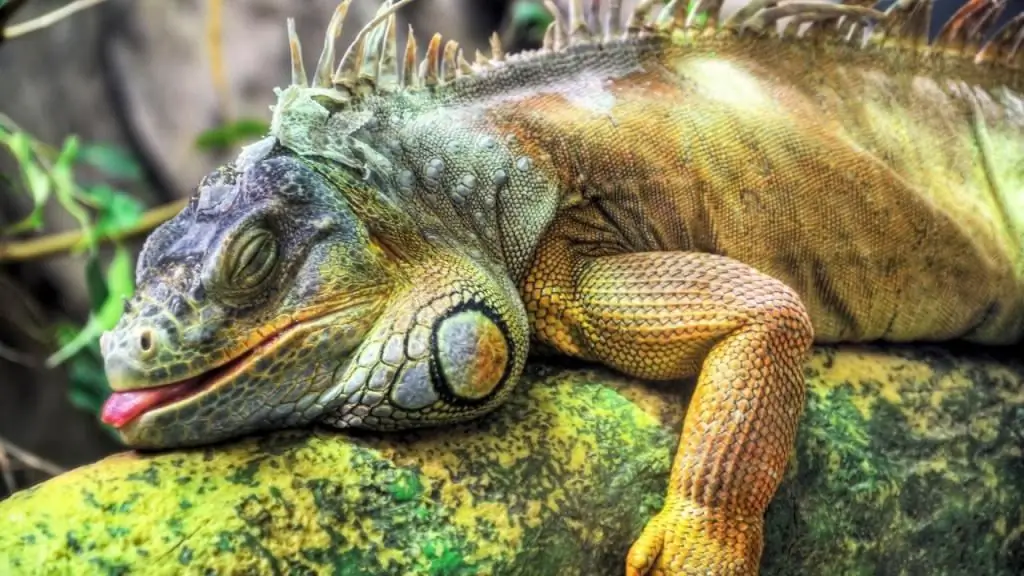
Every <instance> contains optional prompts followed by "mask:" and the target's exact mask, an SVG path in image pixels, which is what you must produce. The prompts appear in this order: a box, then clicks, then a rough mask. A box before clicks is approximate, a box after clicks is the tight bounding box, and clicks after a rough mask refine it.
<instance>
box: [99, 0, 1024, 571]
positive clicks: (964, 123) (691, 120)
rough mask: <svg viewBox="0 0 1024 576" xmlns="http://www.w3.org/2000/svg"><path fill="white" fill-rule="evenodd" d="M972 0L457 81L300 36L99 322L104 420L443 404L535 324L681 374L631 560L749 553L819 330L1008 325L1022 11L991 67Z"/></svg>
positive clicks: (130, 429) (494, 390) (166, 437)
mask: <svg viewBox="0 0 1024 576" xmlns="http://www.w3.org/2000/svg"><path fill="white" fill-rule="evenodd" d="M346 6H347V5H346ZM910 6H911V7H912V6H913V5H910ZM918 6H920V5H918ZM986 6H987V5H986V4H985V3H984V2H974V3H972V4H971V5H970V6H969V7H968V8H967V9H965V11H963V12H962V13H961V14H960V15H959V16H958V17H957V19H956V20H955V21H956V23H958V24H963V26H961V27H953V28H952V29H951V31H950V32H949V34H948V35H947V36H948V37H946V38H945V39H944V40H942V41H941V43H940V44H938V45H937V46H936V47H935V49H934V50H933V51H931V52H929V49H928V47H926V46H923V45H921V46H918V47H914V46H913V44H914V43H915V42H916V43H917V44H923V43H921V42H919V41H918V38H917V36H915V32H914V31H915V30H917V29H918V24H919V21H917V20H915V19H914V18H913V17H910V18H906V15H907V14H911V15H913V14H915V12H912V11H906V12H904V11H899V9H897V11H896V12H893V13H892V14H890V15H889V16H888V17H887V21H888V22H893V23H894V24H892V26H891V27H890V28H889V29H888V34H889V35H888V37H887V38H881V39H879V38H878V37H876V39H875V40H874V41H873V42H872V43H871V44H870V45H869V47H867V48H860V47H855V46H852V45H850V44H848V43H846V42H845V41H843V40H840V39H837V38H835V37H833V36H830V34H831V33H826V32H818V35H817V37H816V38H814V39H804V40H795V39H792V38H780V37H778V36H777V35H775V34H774V33H757V32H756V31H757V30H758V26H760V25H761V24H765V23H767V24H769V25H772V14H776V15H777V13H772V12H771V11H767V12H758V11H756V10H755V11H752V12H751V13H750V14H746V15H745V16H744V17H743V18H742V19H741V20H740V21H741V23H743V24H744V27H745V29H746V30H747V31H746V32H745V33H744V34H742V35H739V34H738V33H737V32H736V28H735V27H733V26H732V23H727V24H725V25H723V27H722V28H721V29H716V28H715V26H716V23H717V18H716V17H712V18H711V19H710V22H711V23H710V24H709V25H708V26H707V27H704V26H697V27H693V28H683V27H682V26H681V25H680V24H679V21H681V20H682V18H681V17H680V18H679V19H678V20H674V19H673V13H672V12H666V13H665V15H664V16H665V17H664V18H662V19H661V20H659V23H658V24H657V26H656V27H655V28H647V29H646V31H645V32H642V33H641V32H640V31H639V30H640V27H636V29H635V30H634V31H633V32H630V33H629V34H627V37H626V38H625V39H616V40H610V41H607V42H606V43H605V44H604V45H601V43H600V42H597V41H596V40H589V39H586V38H584V37H583V36H584V34H583V32H584V28H585V27H584V26H582V25H581V24H580V23H577V22H575V21H574V22H572V23H570V24H569V25H568V26H567V29H570V30H575V31H577V34H576V35H574V36H573V39H572V45H571V47H568V48H564V47H563V48H558V47H556V48H555V49H548V50H545V51H542V52H541V53H538V54H532V55H527V56H523V57H518V58H514V59H510V60H508V61H504V62H501V63H500V65H499V64H496V63H491V66H490V69H488V70H486V71H485V70H482V69H480V70H477V71H476V72H475V73H473V74H469V75H468V77H464V78H456V76H457V74H456V69H460V70H465V69H466V68H468V65H462V66H459V65H458V60H457V59H456V58H455V54H456V52H455V51H454V50H452V49H446V50H445V54H446V57H445V66H444V67H443V68H441V69H438V61H439V60H440V59H441V53H440V40H439V38H436V37H435V39H434V40H433V41H432V42H431V44H430V46H429V47H428V50H427V58H426V60H425V62H426V63H425V64H424V67H423V68H424V70H425V74H424V78H423V83H425V84H426V85H427V86H428V87H429V88H424V87H422V86H419V85H418V84H417V83H416V82H410V80H409V77H408V76H404V77H403V82H404V83H405V84H412V85H409V86H400V87H394V86H391V87H389V86H388V85H387V82H386V80H388V79H389V78H391V77H393V76H394V74H391V73H390V67H391V65H392V63H393V62H394V55H393V54H392V53H391V49H390V48H389V49H388V50H387V53H386V57H385V58H383V63H382V64H381V68H382V69H383V70H384V72H377V71H376V62H377V57H378V53H377V52H375V49H372V47H373V46H378V44H377V43H376V42H373V43H370V44H369V45H370V46H371V48H365V47H364V48H365V50H363V49H356V50H353V51H352V52H351V54H353V55H355V59H349V60H344V61H343V64H342V65H341V66H340V67H339V72H338V73H337V75H335V76H334V77H333V79H332V74H331V68H332V65H333V62H334V57H333V53H332V52H327V53H325V56H324V58H323V59H322V62H324V63H325V65H324V66H318V69H317V71H316V73H315V78H316V79H317V80H316V83H317V84H316V85H317V87H314V88H308V87H306V85H305V78H306V75H305V69H304V68H303V67H302V66H301V65H300V62H298V61H296V63H295V66H294V70H293V74H294V77H295V80H294V81H293V86H291V87H289V88H287V89H286V90H284V91H283V92H282V93H281V94H280V95H279V101H278V105H277V108H276V110H275V117H274V122H273V128H272V131H271V132H272V133H271V136H270V137H268V138H267V139H266V140H264V141H262V142H260V143H258V144H256V145H253V146H252V147H250V148H248V149H247V150H246V151H244V152H243V154H242V156H240V157H239V159H238V160H237V161H236V162H235V163H234V164H233V165H232V166H230V167H227V168H225V169H223V170H221V171H218V172H216V173H214V174H213V175H211V177H208V178H207V179H206V181H204V182H203V183H201V184H200V186H199V191H198V194H197V195H196V196H195V197H194V199H193V202H192V203H191V204H190V205H189V207H188V208H186V209H185V210H184V211H183V212H182V213H181V214H180V215H178V216H177V217H176V218H175V219H174V220H172V221H171V222H168V223H167V224H165V225H164V226H163V227H161V228H160V229H159V230H157V231H156V232H154V234H153V235H152V236H151V237H150V239H149V240H148V242H147V245H146V248H145V249H144V251H143V254H142V255H141V257H140V261H139V273H138V285H139V287H138V291H137V296H136V297H135V299H134V300H133V301H132V305H131V306H130V308H129V309H128V310H127V311H126V313H125V315H124V318H123V319H122V320H121V322H120V324H119V325H118V327H117V328H116V329H115V330H114V331H113V332H112V333H110V334H108V335H106V336H105V337H104V341H103V348H104V355H105V358H106V367H107V372H108V375H109V378H110V382H111V386H112V387H113V388H114V389H115V390H116V391H118V393H117V394H115V396H114V398H112V400H111V401H110V403H109V404H108V408H107V411H106V414H107V416H108V420H111V421H114V422H115V423H116V424H118V425H119V426H120V428H121V433H122V435H123V436H124V438H125V440H126V441H127V442H128V443H130V444H132V445H135V446H138V447H145V448H166V447H177V446H188V445H196V444H204V443H210V442H214V441H217V440H221V439H224V438H229V437H233V436H238V435H241V434H244V433H247V432H251V431H255V430H264V429H270V428H279V427H285V426H298V425H303V424H307V423H310V422H314V421H320V422H326V423H329V424H332V425H335V426H339V427H361V428H374V429H401V428H409V427H417V426H427V425H435V424H441V423H446V422H455V421H461V420H466V419H469V418H475V417H477V416H479V415H481V414H484V413H486V412H488V411H490V410H493V409H494V408H496V407H497V406H499V405H500V404H501V402H502V401H503V400H504V399H505V398H506V397H507V395H508V393H509V392H510V391H511V389H512V387H513V385H514V384H515V382H516V380H517V379H518V376H519V374H520V372H521V370H522V367H523V364H524V362H525V359H526V354H527V351H528V349H529V348H530V340H531V338H532V340H533V341H534V343H536V344H539V345H541V346H544V347H546V348H550V349H553V350H555V351H557V352H559V353H561V354H565V355H569V356H575V357H578V358H583V359H587V360H592V361H595V362H601V363H604V364H606V365H609V366H612V367H614V368H616V369H618V370H621V371H622V372H624V373H627V374H630V375H634V376H638V377H643V378H649V379H659V380H660V379H678V378H682V377H686V376H692V375H697V377H698V378H697V387H696V390H695V393H694V396H693V399H692V401H691V405H690V407H689V409H688V413H687V416H686V420H685V424H684V428H683V433H682V439H681V443H680V448H679V452H678V455H677V457H676V461H675V464H674V467H673V473H672V478H671V489H670V492H669V496H668V498H667V501H666V504H665V507H664V509H663V510H662V512H661V513H660V514H659V515H658V516H657V517H656V518H655V519H654V520H652V521H651V522H650V523H649V524H648V526H647V528H646V530H645V531H644V533H643V534H642V535H641V537H640V539H639V540H638V541H637V542H636V544H635V545H634V546H633V548H632V550H631V551H630V553H629V555H628V558H627V561H626V565H627V566H626V571H627V573H629V574H638V573H662V574H684V573H709V572H710V573H714V574H751V573H755V572H756V571H757V566H758V562H759V558H760V554H761V548H762V546H763V544H762V543H763V534H762V532H763V520H762V518H763V514H764V511H765V508H766V507H767V505H768V503H769V501H770V500H771V498H772V496H773V495H774V493H775V491H776V488H777V486H778V483H779V480H780V479H781V478H782V474H783V471H784V469H785V466H786V462H787V459H788V457H789V453H790V450H791V447H792V444H793V440H794V434H795V430H796V426H797V422H798V419H799V417H800V413H801V410H802V407H803V399H804V391H803V380H802V376H801V364H802V362H803V361H804V358H805V356H806V354H807V351H808V349H809V348H810V346H811V344H812V342H814V341H818V342H837V341H869V340H885V341H921V340H952V339H962V340H969V341H973V342H978V343H984V344H993V345H1006V344H1014V343H1018V342H1019V341H1020V340H1021V337H1022V333H1024V258H1022V255H1021V246H1022V243H1024V236H1022V232H1021V231H1022V230H1024V201H1022V196H1024V194H1021V191H1024V104H1022V102H1024V100H1022V94H1024V80H1022V75H1021V73H1020V68H1021V61H1022V59H1024V56H1013V55H1012V54H1011V53H1010V46H1011V42H1012V36H1013V33H1015V31H1016V30H1017V29H1018V28H1019V27H1020V26H1021V22H1024V20H1018V21H1017V22H1015V23H1014V24H1013V26H1014V28H1012V29H1011V28H1008V30H1009V36H1008V37H1009V38H1011V40H1007V39H1006V38H1007V37H1003V40H1000V43H997V44H994V45H993V46H995V47H997V48H1000V49H1002V50H1003V52H1002V53H995V54H996V55H998V56H1000V57H1001V58H1003V59H1004V60H1005V62H1003V63H995V64H990V65H987V66H985V67H983V66H981V65H978V64H975V63H974V62H973V61H972V58H973V54H974V50H975V49H971V50H966V51H963V52H961V51H959V50H958V49H957V48H956V47H957V46H958V44H957V42H960V43H961V44H962V41H963V40H964V38H963V36H957V34H962V32H957V30H961V31H969V30H973V29H974V27H973V26H972V24H973V23H974V22H975V19H977V18H980V17H981V16H982V15H984V13H985V8H986ZM344 7H345V6H343V8H344ZM843 9H844V8H840V9H832V10H843ZM803 10H805V14H813V15H818V16H820V15H822V14H823V13H824V12H822V11H823V10H828V9H827V8H821V9H818V10H817V11H814V10H813V9H812V10H810V11H808V9H803ZM343 11H344V10H341V11H340V12H339V14H340V13H342V12H343ZM711 12H712V16H715V14H714V12H715V10H714V9H712V10H711ZM846 13H848V14H849V13H851V12H850V10H848V9H847V10H846ZM857 14H858V15H860V16H863V15H865V14H867V13H866V12H864V11H863V10H862V11H860V12H857ZM389 22H390V23H391V24H390V26H391V27H390V30H394V25H393V19H388V20H384V23H385V25H388V23H389ZM901 22H902V23H901ZM339 24H340V16H338V17H336V19H335V20H334V21H332V25H331V26H332V31H333V30H334V29H335V28H336V27H337V26H338V25H339ZM824 24H829V25H834V24H835V21H834V20H831V21H828V20H826V21H825V23H824ZM824 24H823V25H824ZM884 29H885V26H880V27H879V30H884ZM377 30H378V31H379V30H382V29H381V28H378V29H377ZM982 31H984V29H982ZM383 37H384V38H390V37H389V36H387V35H384V36H383ZM552 37H554V38H555V42H556V43H558V42H562V41H564V39H561V38H559V34H558V32H557V31H554V32H553V36H552ZM967 40H971V41H973V38H970V37H969V38H967ZM385 46H386V47H390V46H392V44H391V43H390V41H389V42H386V43H385ZM908 46H909V47H908ZM293 49H294V51H295V52H298V50H297V40H294V39H293ZM940 51H944V52H942V55H940V53H939V52H940ZM985 54H988V55H990V56H991V55H992V54H994V52H991V51H989V52H985ZM360 55H364V56H365V57H366V62H367V63H368V64H369V66H362V67H361V70H362V75H360V66H355V65H354V64H359V63H360V62H361V61H360V60H359V59H358V58H359V56H360ZM408 62H410V63H412V64H414V61H411V60H409V61H408ZM412 68H413V67H412V66H407V68H406V69H412ZM378 74H379V76H378ZM225 365H227V366H226V367H225ZM214 369H217V370H216V371H215V372H213V373H212V374H211V373H210V372H211V370H214ZM193 377H200V380H199V381H196V382H199V383H200V384H201V385H200V384H196V383H195V382H193V381H191V380H190V381H189V382H190V383H188V384H184V385H178V386H167V385H169V384H172V383H179V382H182V381H183V380H187V379H191V378H193ZM154 387H157V388H155V389H154ZM150 389H154V390H150ZM140 390H142V392H139V391H140ZM154 399H155V400H154ZM138 402H142V403H145V404H146V407H147V409H146V410H141V411H138V410H137V411H131V410H128V408H126V406H130V405H131V404H132V403H138ZM125 414H128V415H129V416H131V417H130V418H127V417H125Z"/></svg>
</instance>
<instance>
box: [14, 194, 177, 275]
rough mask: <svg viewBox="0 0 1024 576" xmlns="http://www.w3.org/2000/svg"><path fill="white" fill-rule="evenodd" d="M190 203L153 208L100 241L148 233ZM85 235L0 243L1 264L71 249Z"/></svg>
mask: <svg viewBox="0 0 1024 576" xmlns="http://www.w3.org/2000/svg"><path fill="white" fill-rule="evenodd" d="M186 204H188V199H187V198H183V199H181V200H177V201H174V202H171V203H169V204H164V205H163V206H158V207H156V208H153V209H152V210H149V211H148V212H146V213H145V214H143V215H142V217H141V218H139V221H138V222H136V223H135V224H134V225H133V226H129V227H128V228H123V229H121V230H114V231H112V232H110V233H108V234H104V235H102V236H100V237H99V238H98V240H99V241H100V242H113V241H116V240H124V239H127V238H132V237H134V236H138V235H140V234H145V233H146V232H149V231H150V230H152V229H154V228H156V227H157V226H159V225H160V224H163V223H164V222H166V221H167V220H170V219H171V218H172V217H174V215H176V214H177V213H178V212H181V210H182V209H183V208H184V207H185V205H186ZM83 237H84V235H83V234H82V232H81V231H79V230H73V231H69V232H61V233H58V234H51V235H49V236H43V237H41V238H33V239H31V240H23V241H17V242H8V243H0V263H3V262H17V261H22V260H35V259H38V258H46V257H48V256H53V255H55V254H60V253H63V252H69V251H71V250H72V249H74V248H75V246H77V245H78V244H79V243H80V242H81V241H82V238H83Z"/></svg>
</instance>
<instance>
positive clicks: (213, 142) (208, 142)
mask: <svg viewBox="0 0 1024 576" xmlns="http://www.w3.org/2000/svg"><path fill="white" fill-rule="evenodd" d="M268 131H270V124H268V123H267V122H266V121H265V120H258V119H253V118H243V119H241V120H237V121H235V122H229V123H227V124H223V125H221V126H217V127H216V128H211V129H210V130H207V131H205V132H203V133H202V134H200V135H199V136H198V137H197V138H196V142H195V145H196V148H198V149H199V150H202V151H204V152H208V151H211V150H222V149H225V148H232V147H234V146H235V145H237V144H240V143H243V142H246V141H249V140H255V139H257V138H261V137H263V136H264V135H265V134H266V133H267V132H268Z"/></svg>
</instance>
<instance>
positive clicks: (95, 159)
mask: <svg viewBox="0 0 1024 576" xmlns="http://www.w3.org/2000/svg"><path fill="white" fill-rule="evenodd" d="M78 159H79V161H81V162H82V163H84V164H88V165H89V166H92V167H93V168H96V169H97V170H99V171H100V172H103V173H104V174H106V175H107V176H110V177H111V178H117V179H122V180H140V179H141V178H142V168H141V167H140V166H139V163H138V162H137V161H136V160H135V157H134V156H132V155H131V154H130V153H129V152H127V151H125V150H122V149H121V148H119V147H117V146H114V145H112V144H86V145H84V146H82V149H81V150H80V151H79V153H78Z"/></svg>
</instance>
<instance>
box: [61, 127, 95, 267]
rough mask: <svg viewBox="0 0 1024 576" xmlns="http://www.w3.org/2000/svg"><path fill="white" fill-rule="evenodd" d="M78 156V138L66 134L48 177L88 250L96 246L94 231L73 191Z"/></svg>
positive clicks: (74, 190)
mask: <svg viewBox="0 0 1024 576" xmlns="http://www.w3.org/2000/svg"><path fill="white" fill-rule="evenodd" d="M77 156H78V138H77V137H75V136H68V137H67V138H66V139H65V140H64V147H63V148H61V151H60V155H59V156H57V161H56V162H54V164H53V168H51V169H50V178H51V179H52V180H53V191H54V193H55V194H56V196H57V201H58V202H60V205H61V206H62V207H63V208H64V210H66V211H67V212H68V214H71V216H72V217H74V219H75V220H77V221H78V224H79V226H81V228H82V232H83V236H84V242H85V247H86V248H87V249H89V250H90V251H92V250H94V249H95V247H96V236H95V231H94V230H93V228H92V225H91V223H90V222H89V213H88V212H86V211H85V209H84V208H83V207H82V206H81V205H80V204H79V203H78V201H77V200H75V193H76V191H77V190H78V186H77V184H75V173H74V163H75V158H76V157H77Z"/></svg>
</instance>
